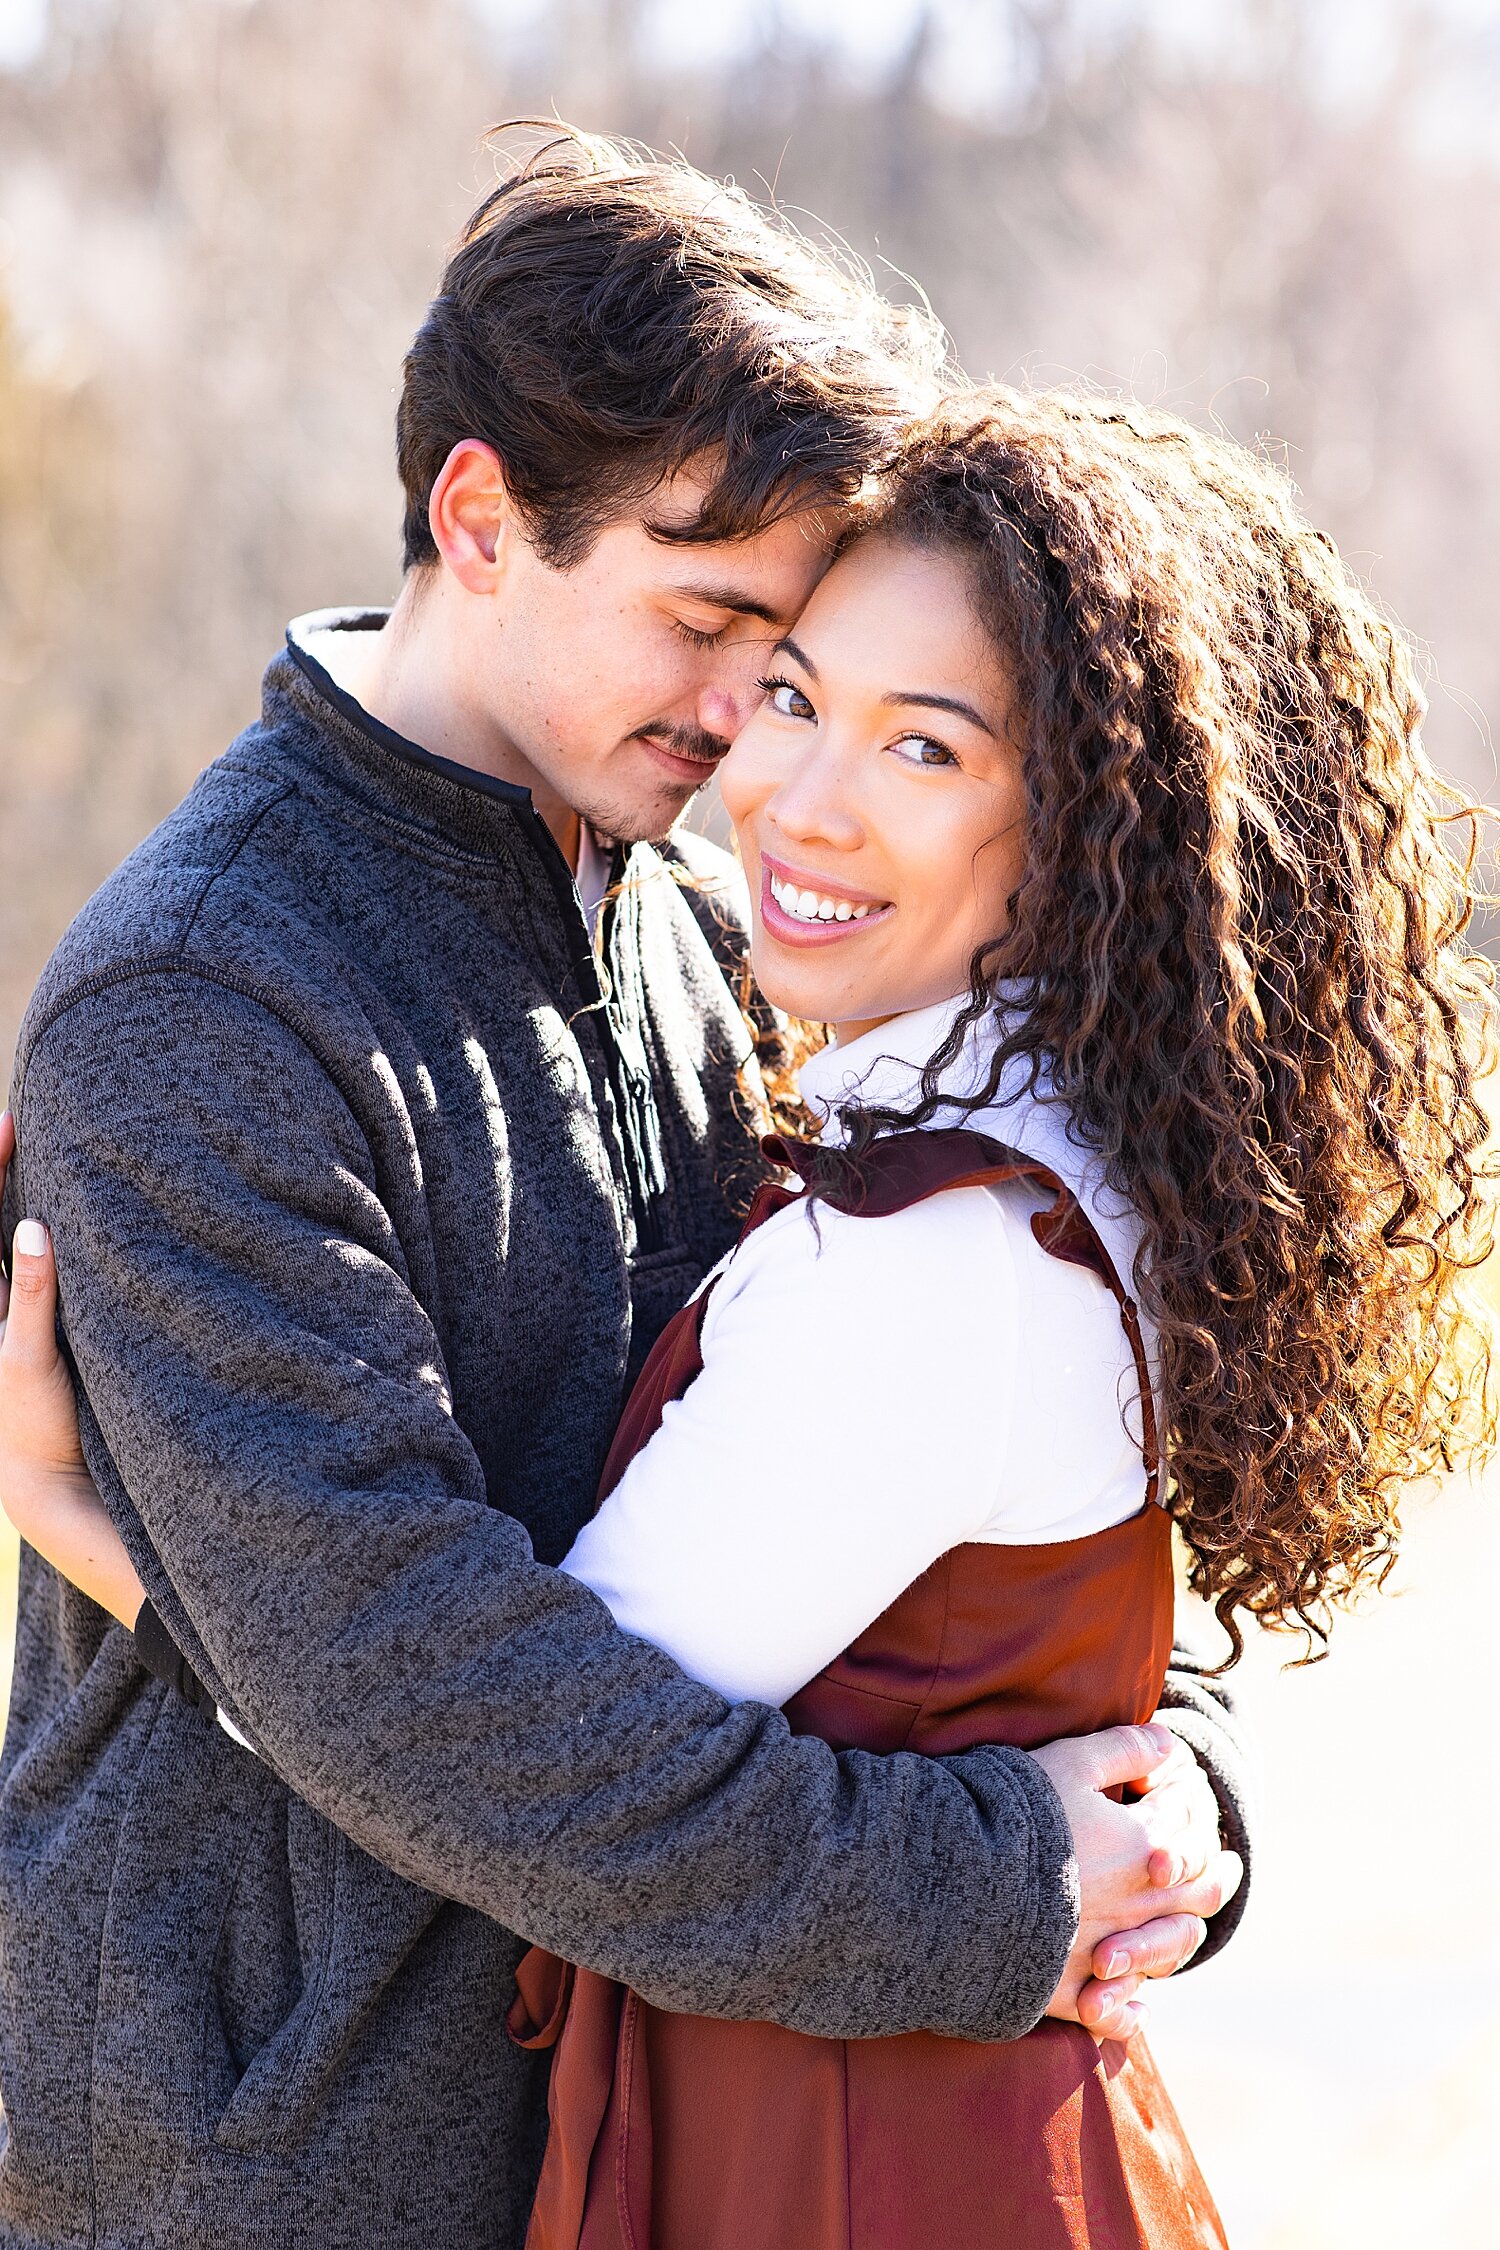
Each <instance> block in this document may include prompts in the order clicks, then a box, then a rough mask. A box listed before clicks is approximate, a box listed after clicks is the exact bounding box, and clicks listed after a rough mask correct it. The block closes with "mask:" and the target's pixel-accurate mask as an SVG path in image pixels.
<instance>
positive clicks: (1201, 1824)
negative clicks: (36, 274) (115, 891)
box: [0, 1116, 1243, 2040]
mask: <svg viewBox="0 0 1500 2250" xmlns="http://www.w3.org/2000/svg"><path fill="white" fill-rule="evenodd" d="M14 1153H15V1134H14V1128H13V1126H12V1124H11V1120H10V1118H9V1116H5V1117H0V1193H3V1192H4V1187H5V1176H6V1172H7V1170H8V1168H9V1165H10V1161H11V1158H12V1156H13V1155H14ZM12 1262H13V1268H14V1272H13V1277H12V1281H11V1283H10V1284H9V1285H7V1284H6V1282H5V1281H4V1279H3V1278H0V1505H3V1507H4V1510H5V1513H6V1515H7V1516H8V1517H9V1518H10V1521H11V1522H12V1524H14V1526H15V1528H16V1529H17V1531H19V1532H20V1534H21V1536H22V1537H23V1538H24V1539H26V1540H27V1541H29V1543H30V1544H31V1545H32V1546H34V1547H35V1548H36V1549H37V1550H38V1552H39V1553H40V1554H42V1555H43V1556H45V1557H46V1559H47V1560H48V1561H49V1562H52V1563H53V1564H55V1565H56V1566H57V1567H58V1568H60V1569H61V1570H62V1571H63V1574H64V1575H65V1576H66V1577H68V1578H71V1579H72V1580H73V1582H74V1583H75V1584H76V1585H79V1586H81V1587H82V1589H83V1591H84V1592H85V1593H86V1594H88V1595H89V1596H90V1597H91V1598H92V1599H93V1600H95V1601H97V1602H98V1603H100V1605H101V1607H103V1608H105V1609H108V1610H110V1611H112V1612H113V1614H114V1615H115V1616H117V1617H119V1618H121V1619H122V1620H123V1621H124V1622H125V1623H126V1624H131V1623H133V1621H134V1617H135V1613H136V1609H137V1608H138V1606H139V1601H140V1594H141V1589H140V1582H139V1580H138V1579H137V1578H136V1576H135V1572H134V1570H133V1569H132V1568H131V1566H130V1563H129V1560H128V1558H127V1557H126V1556H125V1553H124V1549H123V1547H122V1546H121V1544H120V1542H119V1539H118V1535H117V1534H116V1533H115V1531H114V1529H113V1526H112V1525H111V1524H110V1522H109V1518H108V1516H107V1514H106V1513H105V1511H104V1506H103V1503H102V1501H101V1500H100V1498H99V1496H98V1493H97V1492H96V1490H95V1489H94V1486H93V1481H92V1479H91V1478H90V1476H89V1473H88V1469H87V1467H86V1465H85V1462H84V1459H83V1453H82V1448H81V1446H80V1443H79V1435H78V1417H77V1410H76V1405H75V1401H74V1397H73V1388H72V1384H71V1381H70V1380H69V1375H68V1368H67V1364H66V1362H65V1360H64V1359H63V1357H62V1354H61V1352H60V1351H59V1350H58V1346H57V1334H56V1321H57V1275H56V1269H55V1266H54V1263H53V1257H52V1247H51V1243H50V1241H49V1240H48V1238H47V1235H46V1232H45V1230H44V1229H43V1228H41V1227H38V1226H36V1225H35V1224H34V1223H30V1224H28V1223H25V1222H23V1224H22V1226H21V1228H20V1229H19V1230H18V1232H17V1236H16V1241H15V1244H14V1255H13V1261H12ZM1033 1756H1034V1757H1035V1758H1036V1761H1037V1763H1038V1765H1040V1766H1041V1767H1042V1769H1043V1771H1044V1772H1045V1773H1046V1775H1047V1777H1048V1779H1049V1780H1050V1781H1051V1783H1052V1786H1053V1788H1054V1789H1055V1790H1056V1791H1057V1794H1058V1797H1059V1798H1060V1799H1061V1802H1062V1807H1063V1811H1064V1814H1065V1815H1066V1817H1067V1822H1068V1827H1069V1830H1070V1831H1071V1834H1072V1838H1073V1849H1074V1856H1075V1859H1076V1861H1077V1866H1078V1881H1079V1894H1080V1907H1081V1911H1080V1916H1079V1925H1078V1934H1077V1938H1076V1940H1075V1943H1074V1946H1073V1950H1072V1953H1071V1955H1070V1956H1069V1959H1068V1965H1067V1968H1066V1970H1065V1971H1064V1973H1063V1977H1062V1980H1061V1982H1060V1983H1059V1985H1058V1987H1057V1990H1056V1992H1055V1993H1054V1994H1053V1996H1052V1999H1051V2002H1050V2003H1049V2005H1048V2009H1047V2013H1048V2015H1050V2016H1057V2017H1061V2018H1063V2019H1065V2020H1068V2021H1072V2022H1077V2023H1081V2024H1083V2025H1084V2027H1085V2028H1086V2029H1087V2030H1088V2031H1089V2032H1091V2033H1092V2035H1093V2036H1094V2038H1096V2039H1101V2040H1102V2039H1129V2038H1131V2037H1132V2036H1133V2035H1134V2033H1135V2032H1136V2031H1137V2030H1138V2029H1139V2028H1140V2026H1141V2023H1142V2022H1143V2021H1144V2018H1145V2010H1144V2008H1143V2006H1142V2004H1141V2002H1140V2000H1139V1998H1138V1995H1139V1993H1140V1991H1141V1988H1142V1986H1143V1985H1144V1984H1145V1983H1146V1982H1147V1981H1148V1980H1149V1979H1151V1978H1159V1977H1169V1976H1171V1975H1172V1974H1173V1972H1174V1971H1175V1970H1177V1969H1180V1968H1182V1967H1183V1966H1184V1964H1185V1963H1186V1962H1188V1961H1190V1960H1191V1959H1192V1957H1193V1955H1194V1953H1195V1952H1196V1951H1197V1949H1198V1947H1199V1946H1200V1945H1201V1944H1202V1943H1203V1939H1204V1936H1205V1934H1206V1922H1207V1917H1208V1916H1209V1915H1212V1914H1216V1913H1217V1912H1218V1910H1219V1908H1220V1907H1221V1906H1222V1905H1223V1904H1224V1902H1225V1900H1226V1899H1229V1898H1232V1897H1233V1895H1234V1893H1235V1891H1236V1889H1237V1888H1238V1886H1239V1883H1240V1880H1241V1877H1242V1874H1243V1869H1242V1867H1241V1864H1240V1861H1239V1860H1238V1858H1237V1857H1236V1856H1235V1855H1234V1853H1232V1852H1227V1851H1224V1850H1223V1849H1222V1848H1221V1845H1220V1839H1219V1818H1218V1807H1217V1803H1216V1801H1215V1798H1214V1794H1213V1790H1212V1789H1211V1787H1210V1786H1209V1783H1208V1780H1207V1777H1206V1776H1205V1775H1204V1773H1203V1772H1202V1770H1201V1768H1200V1767H1199V1765H1198V1763H1197V1761H1196V1760H1195V1758H1194V1757H1193V1755H1192V1752H1191V1751H1190V1750H1189V1749H1188V1748H1187V1746H1186V1744H1184V1743H1182V1742H1180V1741H1178V1739H1177V1738H1176V1736H1174V1735H1173V1734H1171V1733H1170V1732H1169V1731H1168V1729H1167V1728H1165V1727H1163V1726H1160V1725H1151V1726H1139V1727H1111V1728H1108V1729H1107V1730H1106V1731H1104V1732H1103V1733H1100V1734H1092V1735H1083V1736H1079V1737H1077V1738H1075V1739H1071V1740H1067V1741H1062V1742H1053V1743H1048V1744H1047V1745H1046V1746H1045V1747H1044V1748H1042V1749H1039V1750H1037V1751H1035V1752H1033ZM1120 1787H1124V1788H1126V1789H1128V1790H1130V1792H1131V1801H1130V1802H1128V1803H1119V1802H1116V1801H1115V1799H1114V1798H1113V1797H1111V1796H1110V1795H1109V1794H1108V1792H1109V1791H1110V1790H1111V1789H1117V1788H1120Z"/></svg>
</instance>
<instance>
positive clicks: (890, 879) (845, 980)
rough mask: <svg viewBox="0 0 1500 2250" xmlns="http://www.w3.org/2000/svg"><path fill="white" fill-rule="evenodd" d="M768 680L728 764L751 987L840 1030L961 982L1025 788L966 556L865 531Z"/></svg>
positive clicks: (1010, 875)
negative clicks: (747, 906) (746, 895)
mask: <svg viewBox="0 0 1500 2250" xmlns="http://www.w3.org/2000/svg"><path fill="white" fill-rule="evenodd" d="M766 688H767V692H766V700H765V702H764V704H763V705H762V706H761V708H760V709H759V710H758V711H757V712H756V713H755V715H754V716H753V717H752V718H751V719H750V720H749V721H748V722H747V723H746V725H745V727H744V729H743V730H742V732H741V733H740V735H739V737H738V739H737V741H736V742H735V744H734V747H733V749H732V750H731V751H730V753H729V755H728V757H727V758H726V759H725V761H724V764H723V767H722V768H721V786H722V788H723V792H724V802H725V804H726V805H727V806H728V808H729V814H730V817H731V819H732V820H733V821H734V824H735V827H736V829H737V831H738V833H739V841H740V850H741V853H742V854H743V857H744V863H745V872H746V874H747V876H748V877H749V880H750V890H751V897H752V900H753V902H754V923H753V943H754V960H755V974H756V978H757V980H758V982H759V984H760V987H761V990H762V991H763V992H764V993H765V994H766V996H767V998H768V999H770V1000H772V1001H774V1002H775V1003H776V1004H777V1005H778V1006H779V1007H782V1008H785V1009H787V1010H788V1011H789V1012H790V1013H791V1014H793V1015H797V1016H803V1017H806V1018H808V1019H810V1020H811V1021H813V1022H815V1023H835V1024H837V1025H838V1026H839V1027H840V1031H841V1034H842V1036H843V1037H844V1038H846V1039H849V1038H853V1037H855V1036H856V1035H857V1034H858V1032H859V1031H861V1030H867V1029H870V1028H871V1027H872V1026H874V1025H875V1024H878V1023H883V1022H885V1021H886V1019H887V1018H888V1017H891V1016H896V1015H902V1014H904V1013H906V1011H907V1010H908V1009H912V1008H923V1007H928V1006H930V1005H931V1004H932V1003H933V1002H935V1001H939V1000H946V999H949V998H951V997H952V996H953V995H954V994H955V993H958V992H962V991H965V990H966V989H967V986H968V981H969V964H970V961H971V959H972V957H973V955H974V953H975V951H976V949H977V948H978V947H979V946H980V945H982V944H983V943H985V942H986V940H988V939H991V938H994V937H996V936H998V935H999V934H1000V932H1001V930H1002V929H1003V927H1004V924H1005V909H1006V900H1007V899H1008V897H1009V895H1010V893H1011V891H1012V890H1013V889H1014V888H1015V885H1016V883H1017V881H1018V880H1019V876H1020V872H1021V865H1022V855H1023V849H1024V839H1023V832H1022V822H1023V814H1024V806H1025V797H1024V792H1023V788H1022V780H1021V756H1020V752H1019V750H1018V749H1017V747H1016V746H1015V744H1014V742H1013V740H1012V736H1011V725H1010V720H1011V699H1010V694H1009V682H1008V680H1007V676H1006V672H1005V669H1004V667H1003V666H1002V664H1001V661H1000V658H999V656H998V655H997V653H996V651H995V649H994V647H993V645H992V644H991V642H990V640H989V637H988V636H987V635H986V634H985V632H984V631H983V629H982V627H981V626H980V624H979V622H978V620H977V618H976V617H975V616H974V614H973V611H972V609H971V606H970V601H969V591H968V582H967V579H966V576H965V573H964V571H963V568H962V566H961V565H960V564H959V563H957V562H955V561H953V560H952V559H951V558H949V557H948V556H946V555H942V554H928V553H922V552H920V551H918V550H915V549H913V548H909V547H903V546H900V545H898V544H897V543H895V542H894V541H892V540H890V539H887V538H885V537H883V536H881V535H880V534H878V533H874V534H871V535H870V536H869V537H867V538H864V539H862V540H860V541H859V542H858V543H857V544H856V545H855V546H853V547H852V548H850V550H849V552H848V553H847V554H846V555H844V556H843V557H842V558H841V559H840V560H839V561H838V562H836V563H835V564H834V566H833V568H832V569H831V570H830V571H829V572H828V574H827V576H826V577H825V578H824V579H823V580H822V582H821V584H820V585H819V586H818V588H817V590H816V591H815V593H814V594H813V596H812V598H811V600H810V601H809V602H808V605H807V607H806V609H804V610H803V612H802V614H801V616H800V617H799V618H798V620H797V623H796V625H795V626H794V628H793V630H792V632H791V634H790V635H789V636H788V638H787V639H786V640H784V641H782V642H781V643H780V644H779V646H778V647H777V649H776V651H775V653H774V655H773V657H772V659H771V665H770V671H769V674H768V677H767V682H766Z"/></svg>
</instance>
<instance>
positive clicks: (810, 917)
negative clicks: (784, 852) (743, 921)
mask: <svg viewBox="0 0 1500 2250" xmlns="http://www.w3.org/2000/svg"><path fill="white" fill-rule="evenodd" d="M760 864H761V897H760V911H761V919H762V921H763V922H764V924H765V927H766V929H767V930H768V931H769V933H770V934H771V936H772V937H774V938H777V939H779V940H780V942H781V943H782V944H783V945H828V944H831V943H833V942H834V941H835V940H837V939H839V938H842V937H852V936H854V935H855V934H856V933H857V932H859V931H861V930H863V929H864V928H865V926H866V924H867V923H870V922H883V921H885V920H886V919H887V918H888V917H889V916H890V915H891V914H893V913H894V912H895V908H894V906H893V905H892V904H891V901H890V900H889V899H881V898H872V897H871V895H870V894H869V892H868V891H854V890H851V889H850V888H849V886H848V885H847V884H845V883H835V882H832V881H830V879H829V878H828V877H827V876H826V875H815V874H811V873H808V872H805V871H801V870H798V869H795V868H791V867H787V866H785V865H784V864H783V863H782V862H781V861H780V860H776V859H772V858H771V857H770V855H769V854H764V855H762V858H761V863H760Z"/></svg>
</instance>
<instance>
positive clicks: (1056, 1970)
mask: <svg viewBox="0 0 1500 2250" xmlns="http://www.w3.org/2000/svg"><path fill="white" fill-rule="evenodd" d="M991 1755H992V1756H994V1757H997V1758H1003V1760H1004V1761H1005V1767H1006V1776H1007V1779H1008V1780H1009V1781H1010V1783H1011V1785H1012V1788H1013V1790H1014V1792H1015V1795H1016V1797H1018V1798H1019V1799H1020V1800H1021V1803H1020V1805H1019V1807H1018V1810H1019V1812H1020V1814H1021V1816H1022V1817H1023V1818H1024V1820H1025V1822H1026V1827H1027V1832H1028V1839H1029V1864H1028V1868H1027V1884H1026V1891H1027V1899H1028V1906H1029V1911H1028V1913H1027V1914H1026V1915H1025V1917H1024V1918H1023V1922H1022V1926H1021V1927H1019V1928H1017V1929H1015V1930H1013V1931H1012V1932H1011V1933H1010V1939H1011V1942H1010V1944H1009V1945H1008V1946H1007V1948H1006V1949H1005V1953H1004V1957H1003V1966H1002V1970H1001V1974H1000V1976H999V1978H998V1979H997V1981H996V1984H995V1988H994V1991H993V1994H992V1996H991V2005H990V2009H989V2011H988V2014H989V2016H990V2018H991V2021H992V2023H993V2028H992V2029H989V2030H987V2031H986V2032H985V2033H984V2034H983V2036H984V2037H986V2038H990V2039H1020V2038H1024V2036H1025V2034H1026V2033H1027V2032H1028V2031H1031V2030H1034V2029H1035V2027H1036V2025H1037V2024H1039V2023H1040V2022H1041V2020H1042V2017H1043V2016H1044V2015H1045V2014H1046V2012H1047V2004H1048V2002H1049V2001H1050V2000H1051V1998H1052V1995H1053V1993H1054V1992H1055V1991H1056V1990H1057V1987H1058V1985H1059V1984H1060V1983H1061V1981H1062V1974H1063V1971H1064V1970H1065V1969H1066V1967H1067V1965H1068V1956H1069V1955H1070V1954H1071V1952H1072V1950H1073V1941H1074V1939H1075V1938H1076V1937H1077V1935H1078V1915H1079V1904H1080V1900H1079V1888H1078V1862H1077V1861H1076V1859H1075V1858H1074V1856H1073V1835H1072V1831H1071V1830H1070V1828H1069V1827H1068V1817H1067V1814H1066V1813H1065V1812H1064V1811H1063V1807H1062V1799H1061V1798H1060V1797H1059V1796H1058V1794H1057V1791H1056V1790H1055V1789H1054V1788H1053V1786H1052V1784H1051V1782H1050V1781H1049V1780H1048V1778H1047V1776H1046V1774H1045V1772H1044V1771H1043V1770H1042V1768H1041V1767H1040V1766H1039V1765H1038V1764H1037V1762H1036V1760H1035V1758H1031V1757H1028V1756H1027V1755H1026V1753H1025V1752H1024V1751H1022V1750H997V1751H994V1752H992V1753H991Z"/></svg>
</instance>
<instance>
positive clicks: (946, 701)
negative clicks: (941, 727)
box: [782, 642, 999, 741]
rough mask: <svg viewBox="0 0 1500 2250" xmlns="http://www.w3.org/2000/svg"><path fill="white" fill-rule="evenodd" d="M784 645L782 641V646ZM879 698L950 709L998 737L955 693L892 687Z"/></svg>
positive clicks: (969, 705)
mask: <svg viewBox="0 0 1500 2250" xmlns="http://www.w3.org/2000/svg"><path fill="white" fill-rule="evenodd" d="M785 645H786V644H785V642H783V644H782V646H783V647H785ZM880 700H881V702H882V703H887V704H896V705H899V704H904V703H916V704H919V705H920V706H921V708H922V709H923V710H924V711H951V712H952V713H953V716H954V718H955V719H967V720H968V722H969V724H970V726H971V727H978V729H979V731H980V733H981V734H987V735H988V736H989V737H990V739H991V740H992V741H997V740H998V739H999V738H998V736H997V735H996V733H995V730H994V728H993V727H992V726H991V725H990V722H989V720H988V719H981V717H980V716H979V713H978V712H977V711H976V710H975V708H974V706H973V704H972V703H961V702H960V701H959V699H958V697H957V696H956V695H918V694H915V693H913V694H910V695H908V694H907V693H906V692H905V691H904V690H903V689H899V688H892V690H891V692H890V694H889V695H883V696H882V697H881V698H880Z"/></svg>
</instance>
